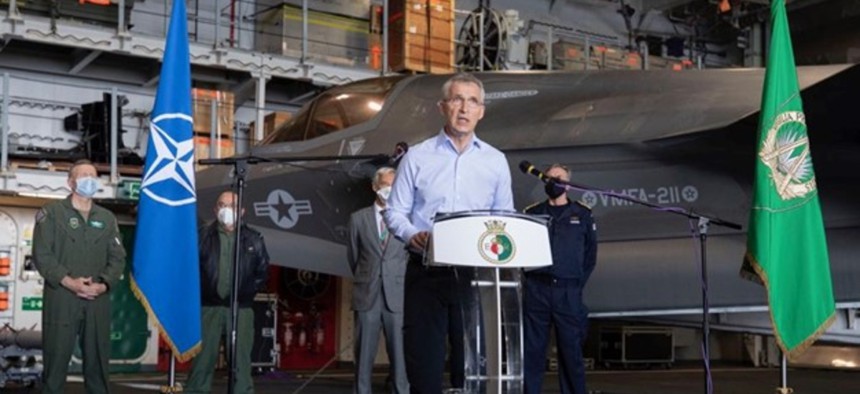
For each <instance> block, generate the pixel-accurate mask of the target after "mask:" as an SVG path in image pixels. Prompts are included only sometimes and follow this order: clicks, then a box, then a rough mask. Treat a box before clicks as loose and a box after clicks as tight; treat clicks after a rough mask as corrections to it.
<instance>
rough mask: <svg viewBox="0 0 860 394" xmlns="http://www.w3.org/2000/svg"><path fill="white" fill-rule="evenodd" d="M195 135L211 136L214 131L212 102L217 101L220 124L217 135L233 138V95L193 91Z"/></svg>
mask: <svg viewBox="0 0 860 394" xmlns="http://www.w3.org/2000/svg"><path fill="white" fill-rule="evenodd" d="M191 100H192V109H193V118H194V133H195V134H203V135H209V134H210V133H211V130H212V118H211V116H212V101H213V100H214V101H215V106H216V112H217V117H218V123H217V125H216V127H217V128H218V129H217V130H215V133H216V134H219V135H221V136H224V137H228V138H232V137H233V104H234V99H233V93H230V92H222V91H220V90H209V89H199V88H194V89H191Z"/></svg>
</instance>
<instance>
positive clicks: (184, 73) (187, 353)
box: [131, 1, 201, 361]
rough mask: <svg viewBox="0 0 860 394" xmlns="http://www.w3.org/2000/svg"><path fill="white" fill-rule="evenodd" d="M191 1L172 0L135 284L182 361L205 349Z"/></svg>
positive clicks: (151, 131)
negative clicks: (190, 45) (188, 8)
mask: <svg viewBox="0 0 860 394" xmlns="http://www.w3.org/2000/svg"><path fill="white" fill-rule="evenodd" d="M185 18H186V17H185V2H184V1H174V2H173V11H172V13H171V16H170V28H169V29H168V32H167V42H166V44H165V51H164V59H163V63H162V66H161V79H160V80H159V83H158V92H157V93H156V96H155V106H154V108H153V110H152V119H151V120H150V126H149V143H148V145H147V150H146V164H145V166H144V170H143V174H144V175H143V183H142V185H141V193H140V205H139V211H138V220H137V232H136V234H137V238H136V240H135V245H134V262H133V269H132V278H131V279H132V289H133V290H134V292H135V294H136V295H137V297H138V299H140V301H141V302H142V303H143V305H144V307H145V308H146V310H147V312H149V316H150V317H151V318H152V319H153V320H154V321H155V322H156V323H157V325H158V327H159V329H160V330H161V334H162V336H163V338H164V339H165V340H166V341H167V342H168V343H169V344H170V348H171V349H172V350H173V354H174V356H175V357H176V358H177V359H178V360H179V361H187V360H189V359H191V358H192V357H194V355H195V354H196V353H197V352H198V351H199V350H200V335H201V334H200V332H201V329H200V274H199V263H198V262H199V255H198V250H197V195H196V192H195V190H194V139H193V134H192V125H193V121H192V118H191V65H190V60H189V59H190V55H189V49H188V30H187V26H186V19H185Z"/></svg>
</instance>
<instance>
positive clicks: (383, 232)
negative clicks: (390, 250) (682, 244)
mask: <svg viewBox="0 0 860 394" xmlns="http://www.w3.org/2000/svg"><path fill="white" fill-rule="evenodd" d="M386 239H388V226H386V225H385V220H384V219H383V220H380V221H379V244H380V245H381V246H382V247H385V240H386Z"/></svg>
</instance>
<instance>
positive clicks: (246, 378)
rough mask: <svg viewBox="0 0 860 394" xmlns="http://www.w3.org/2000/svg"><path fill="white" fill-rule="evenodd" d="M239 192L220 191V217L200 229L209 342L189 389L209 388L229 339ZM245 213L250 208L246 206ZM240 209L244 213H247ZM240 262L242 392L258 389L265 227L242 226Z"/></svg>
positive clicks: (205, 336) (193, 371) (205, 327)
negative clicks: (255, 349) (257, 327)
mask: <svg viewBox="0 0 860 394" xmlns="http://www.w3.org/2000/svg"><path fill="white" fill-rule="evenodd" d="M237 212H239V209H238V207H237V206H236V194H235V193H233V192H232V191H226V192H223V193H221V195H220V196H218V203H217V205H216V207H215V213H216V215H217V218H218V219H217V220H216V221H214V222H212V223H210V224H208V225H206V226H204V227H202V228H201V229H200V239H199V242H200V290H201V299H202V301H203V308H202V314H203V317H202V319H203V346H202V349H201V350H200V353H199V354H198V355H197V356H196V357H195V358H194V362H193V364H192V366H191V376H190V377H189V378H188V387H187V388H186V389H185V392H186V393H208V392H210V390H211V387H212V376H213V374H214V371H215V362H216V360H217V359H218V350H219V347H220V344H221V338H222V336H223V337H224V338H229V337H228V335H227V333H228V332H229V329H230V319H231V318H230V292H231V290H232V286H233V256H234V248H233V246H234V244H235V243H236V241H235V236H236V233H235V232H234V231H235V230H236V217H237ZM241 213H244V210H242V211H241ZM241 213H240V214H241ZM241 236H242V240H241V244H242V245H241V246H242V249H241V251H242V253H241V255H240V261H239V297H238V298H239V327H238V329H237V334H236V335H237V337H236V358H237V360H236V381H235V387H234V388H235V390H234V392H236V393H253V392H254V386H253V381H252V380H251V347H252V345H253V343H254V310H253V308H252V306H253V302H254V295H256V294H257V291H258V290H260V289H262V288H263V287H264V286H265V285H266V273H267V271H268V269H269V254H268V253H267V252H266V244H265V243H264V242H263V236H262V235H260V233H259V232H257V231H255V230H253V229H251V228H250V227H248V226H242V234H241Z"/></svg>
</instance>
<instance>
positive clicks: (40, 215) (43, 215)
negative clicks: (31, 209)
mask: <svg viewBox="0 0 860 394" xmlns="http://www.w3.org/2000/svg"><path fill="white" fill-rule="evenodd" d="M47 218H48V210H47V209H45V208H42V209H39V211H38V212H36V223H42V221H43V220H45V219H47Z"/></svg>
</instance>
